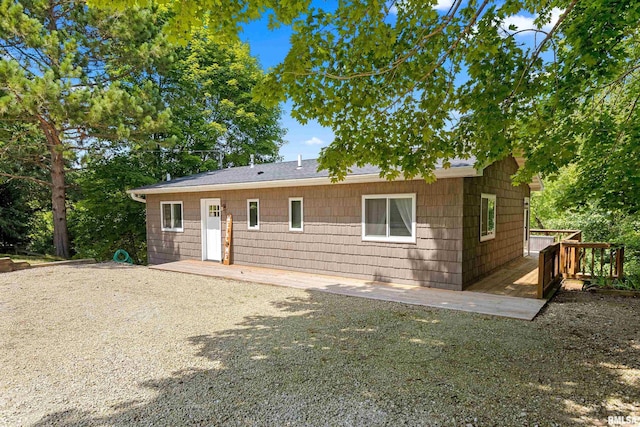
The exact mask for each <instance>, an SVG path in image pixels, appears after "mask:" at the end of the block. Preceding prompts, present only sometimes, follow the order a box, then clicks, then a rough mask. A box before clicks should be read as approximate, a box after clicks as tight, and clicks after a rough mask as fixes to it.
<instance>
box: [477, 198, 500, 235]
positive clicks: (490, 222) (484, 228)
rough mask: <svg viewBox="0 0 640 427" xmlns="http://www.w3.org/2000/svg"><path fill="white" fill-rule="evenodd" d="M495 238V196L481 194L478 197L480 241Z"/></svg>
mask: <svg viewBox="0 0 640 427" xmlns="http://www.w3.org/2000/svg"><path fill="white" fill-rule="evenodd" d="M495 237H496V195H495V194H485V193H482V195H481V196H480V241H481V242H484V241H485V240H491V239H495Z"/></svg>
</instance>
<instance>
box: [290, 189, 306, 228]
mask: <svg viewBox="0 0 640 427" xmlns="http://www.w3.org/2000/svg"><path fill="white" fill-rule="evenodd" d="M303 226H304V219H303V203H302V197H290V198H289V231H302V230H303Z"/></svg>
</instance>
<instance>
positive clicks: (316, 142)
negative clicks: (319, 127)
mask: <svg viewBox="0 0 640 427" xmlns="http://www.w3.org/2000/svg"><path fill="white" fill-rule="evenodd" d="M304 143H305V144H306V145H324V141H323V140H321V139H320V138H318V137H316V136H314V137H313V138H311V139H307V140H306V141H305V142H304Z"/></svg>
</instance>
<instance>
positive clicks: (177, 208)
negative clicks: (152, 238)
mask: <svg viewBox="0 0 640 427" xmlns="http://www.w3.org/2000/svg"><path fill="white" fill-rule="evenodd" d="M160 216H161V218H160V221H161V222H162V231H184V227H183V224H182V202H160Z"/></svg>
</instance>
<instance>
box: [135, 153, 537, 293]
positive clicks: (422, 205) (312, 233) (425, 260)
mask: <svg viewBox="0 0 640 427" xmlns="http://www.w3.org/2000/svg"><path fill="white" fill-rule="evenodd" d="M317 168H318V163H317V162H316V161H315V160H305V161H301V160H298V162H295V161H293V162H283V163H270V164H260V165H255V166H253V165H252V166H245V167H235V168H229V169H221V170H216V171H211V172H205V173H201V174H197V175H193V176H187V177H184V178H178V179H174V180H171V181H166V182H161V183H158V184H155V185H150V186H146V187H141V188H137V189H134V190H130V194H131V196H132V197H133V198H134V199H136V200H139V201H144V202H146V207H147V245H148V260H149V263H150V264H159V263H165V262H170V261H176V260H184V259H194V260H211V261H220V260H221V259H222V254H223V251H222V248H223V242H224V238H225V233H226V218H227V215H228V214H231V215H232V218H233V221H232V224H233V227H232V241H233V244H232V249H231V259H232V262H233V263H235V264H244V265H254V266H263V267H270V268H278V269H289V270H298V271H305V272H311V273H319V274H329V275H337V276H349V277H356V278H364V279H370V280H376V281H387V282H393V283H406V284H419V285H423V286H429V287H437V288H443V289H452V290H462V289H464V288H466V287H467V286H468V285H470V284H471V283H473V282H474V281H476V280H477V279H479V278H480V277H482V276H484V275H486V274H488V273H489V272H491V271H492V270H495V269H496V268H498V267H500V266H502V265H504V264H505V263H507V262H509V261H511V260H513V259H515V258H518V257H521V256H523V248H524V247H525V245H526V243H527V240H528V226H527V225H528V198H529V194H530V190H536V189H539V188H540V183H539V181H537V182H534V183H531V184H530V185H520V186H514V185H512V182H511V176H512V175H513V174H514V173H515V172H516V171H517V170H518V168H519V165H518V162H517V160H516V159H515V158H513V157H508V158H506V159H504V160H501V161H499V162H496V163H494V164H491V165H489V166H487V167H485V168H482V169H476V168H475V167H474V160H454V161H452V162H451V165H450V167H449V168H443V167H438V168H437V170H436V171H435V175H436V177H437V180H436V181H435V182H433V183H427V182H425V181H424V180H423V179H414V180H404V179H399V180H395V181H387V180H385V179H382V178H380V176H379V170H378V169H377V168H376V167H372V166H367V167H362V168H353V170H352V172H351V173H350V174H348V175H347V177H346V179H345V180H344V181H342V182H339V183H331V182H330V180H329V177H328V174H327V172H326V171H318V170H317ZM143 196H144V198H143ZM525 218H526V220H525Z"/></svg>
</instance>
